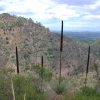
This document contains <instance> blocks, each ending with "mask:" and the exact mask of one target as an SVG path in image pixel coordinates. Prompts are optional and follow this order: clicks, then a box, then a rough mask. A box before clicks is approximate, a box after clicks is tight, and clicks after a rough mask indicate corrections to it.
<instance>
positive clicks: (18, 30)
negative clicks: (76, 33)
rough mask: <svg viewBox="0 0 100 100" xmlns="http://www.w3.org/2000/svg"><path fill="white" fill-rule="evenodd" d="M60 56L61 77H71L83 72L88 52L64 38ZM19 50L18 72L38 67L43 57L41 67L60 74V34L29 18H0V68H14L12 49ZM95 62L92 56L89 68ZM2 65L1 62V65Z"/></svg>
mask: <svg viewBox="0 0 100 100" xmlns="http://www.w3.org/2000/svg"><path fill="white" fill-rule="evenodd" d="M63 43H64V44H63V54H62V75H63V76H68V75H69V76H70V75H74V74H78V73H79V72H83V71H84V70H85V69H86V61H87V51H88V48H87V49H85V48H83V47H82V46H81V42H80V41H78V40H76V39H74V38H71V37H67V36H64V42H63ZM16 46H17V47H18V53H19V63H20V69H21V71H24V70H25V67H26V66H27V65H28V66H29V65H30V66H31V65H32V64H40V63H41V56H42V55H43V56H44V66H45V67H46V68H48V69H49V70H52V71H53V72H54V74H55V75H58V73H59V47H60V34H55V33H51V32H50V31H49V29H48V28H45V27H44V26H42V24H41V23H40V22H36V23H35V22H34V21H33V20H32V19H31V18H29V19H27V18H24V17H17V16H12V15H10V14H8V13H3V14H0V55H1V56H0V61H1V62H2V63H1V67H12V68H16V60H15V59H16V56H15V47H16ZM96 59H99V58H97V57H96V56H94V55H93V54H91V58H90V65H92V64H93V63H94V61H95V60H96ZM2 60H3V61H4V62H3V61H2Z"/></svg>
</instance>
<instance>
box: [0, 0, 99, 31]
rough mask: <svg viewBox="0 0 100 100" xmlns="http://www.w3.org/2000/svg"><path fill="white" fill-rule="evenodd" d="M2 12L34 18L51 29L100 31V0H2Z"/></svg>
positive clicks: (0, 5) (0, 1) (0, 3)
mask: <svg viewBox="0 0 100 100" xmlns="http://www.w3.org/2000/svg"><path fill="white" fill-rule="evenodd" d="M0 13H10V14H11V15H17V16H23V17H26V18H32V19H33V20H34V21H38V22H41V23H42V24H43V25H44V26H45V27H48V28H50V30H60V28H61V20H64V30H65V31H66V30H67V31H100V24H99V23H100V0H0Z"/></svg>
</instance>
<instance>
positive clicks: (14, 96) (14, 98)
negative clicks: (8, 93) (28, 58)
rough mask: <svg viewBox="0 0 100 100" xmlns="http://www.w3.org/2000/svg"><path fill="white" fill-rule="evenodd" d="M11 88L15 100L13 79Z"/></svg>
mask: <svg viewBox="0 0 100 100" xmlns="http://www.w3.org/2000/svg"><path fill="white" fill-rule="evenodd" d="M11 86H12V94H13V100H15V92H14V86H13V81H12V79H11Z"/></svg>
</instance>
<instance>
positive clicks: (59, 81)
mask: <svg viewBox="0 0 100 100" xmlns="http://www.w3.org/2000/svg"><path fill="white" fill-rule="evenodd" d="M61 56H62V52H61V51H60V72H59V85H60V84H61V64H62V63H61V60H62V59H61Z"/></svg>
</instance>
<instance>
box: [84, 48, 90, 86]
mask: <svg viewBox="0 0 100 100" xmlns="http://www.w3.org/2000/svg"><path fill="white" fill-rule="evenodd" d="M89 60H90V46H89V49H88V59H87V67H86V78H85V87H86V83H87V74H88V71H89Z"/></svg>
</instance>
